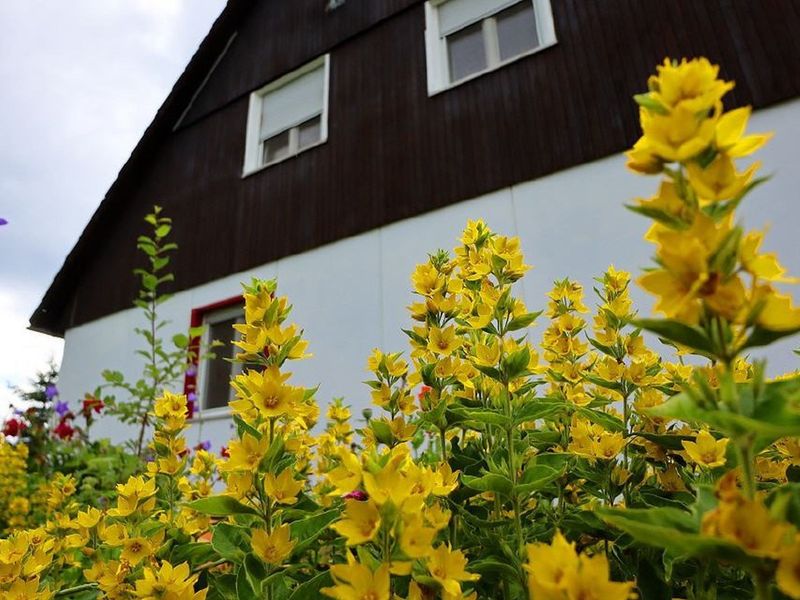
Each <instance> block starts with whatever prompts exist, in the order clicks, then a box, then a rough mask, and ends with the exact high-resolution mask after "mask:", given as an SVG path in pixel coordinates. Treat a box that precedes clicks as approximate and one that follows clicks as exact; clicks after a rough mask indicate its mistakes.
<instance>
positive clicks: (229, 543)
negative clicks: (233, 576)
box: [211, 523, 250, 563]
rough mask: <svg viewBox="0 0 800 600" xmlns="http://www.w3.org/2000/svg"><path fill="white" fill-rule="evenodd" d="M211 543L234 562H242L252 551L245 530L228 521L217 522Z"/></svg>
mask: <svg viewBox="0 0 800 600" xmlns="http://www.w3.org/2000/svg"><path fill="white" fill-rule="evenodd" d="M211 545H212V546H213V547H214V550H216V551H217V553H218V554H219V555H220V556H221V557H222V558H225V559H227V560H229V561H231V562H234V563H241V562H242V561H243V560H244V555H245V554H246V553H247V552H249V551H250V543H249V541H248V539H247V535H246V534H245V530H244V529H242V528H241V527H236V526H235V525H230V524H228V523H217V524H216V525H215V526H214V533H213V535H212V537H211Z"/></svg>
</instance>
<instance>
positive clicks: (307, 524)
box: [289, 508, 341, 556]
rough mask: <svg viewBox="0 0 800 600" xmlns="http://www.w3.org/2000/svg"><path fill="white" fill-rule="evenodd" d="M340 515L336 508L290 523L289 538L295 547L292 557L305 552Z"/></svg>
mask: <svg viewBox="0 0 800 600" xmlns="http://www.w3.org/2000/svg"><path fill="white" fill-rule="evenodd" d="M340 515H341V511H340V510H339V509H338V508H334V509H331V510H326V511H325V512H322V513H320V514H318V515H312V516H309V517H306V518H305V519H300V520H299V521H294V522H293V523H290V524H289V533H290V537H291V539H292V540H294V541H295V542H296V545H295V547H294V548H293V549H292V555H293V556H298V555H300V554H302V553H303V552H305V551H306V550H307V549H308V548H309V547H310V546H311V545H313V544H314V542H316V541H317V538H319V536H321V535H322V534H323V533H325V530H326V529H327V528H328V526H329V525H330V524H331V523H333V522H334V521H335V520H336V519H338V518H339V516H340Z"/></svg>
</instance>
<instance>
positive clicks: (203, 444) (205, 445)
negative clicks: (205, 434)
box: [198, 440, 211, 450]
mask: <svg viewBox="0 0 800 600" xmlns="http://www.w3.org/2000/svg"><path fill="white" fill-rule="evenodd" d="M198 447H200V448H202V449H203V450H211V440H206V441H205V442H200V443H199V444H198Z"/></svg>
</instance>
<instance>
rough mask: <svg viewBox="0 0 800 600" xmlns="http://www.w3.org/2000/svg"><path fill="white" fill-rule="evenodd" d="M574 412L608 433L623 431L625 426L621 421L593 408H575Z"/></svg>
mask: <svg viewBox="0 0 800 600" xmlns="http://www.w3.org/2000/svg"><path fill="white" fill-rule="evenodd" d="M575 412H576V413H578V414H579V415H580V416H581V417H583V418H584V419H588V420H589V421H591V422H592V423H597V424H598V425H602V426H603V428H604V429H607V430H608V431H624V430H625V424H624V423H623V422H622V419H620V418H619V417H615V416H614V415H612V414H609V413H607V412H603V411H601V410H594V409H593V408H586V407H585V406H577V407H575Z"/></svg>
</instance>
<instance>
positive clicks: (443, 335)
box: [428, 325, 461, 356]
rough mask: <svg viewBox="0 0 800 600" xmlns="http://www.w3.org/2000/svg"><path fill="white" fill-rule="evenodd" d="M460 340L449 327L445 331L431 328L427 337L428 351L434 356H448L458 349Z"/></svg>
mask: <svg viewBox="0 0 800 600" xmlns="http://www.w3.org/2000/svg"><path fill="white" fill-rule="evenodd" d="M459 346H461V340H460V339H458V337H457V336H456V328H455V327H453V326H452V325H450V326H449V327H446V328H445V329H440V328H439V327H431V329H430V334H429V337H428V350H430V351H431V352H433V353H434V354H440V355H442V356H450V355H451V354H452V353H453V352H454V351H455V350H456V349H458V347H459Z"/></svg>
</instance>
